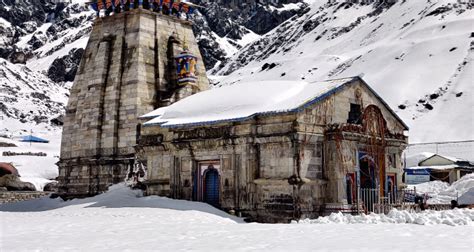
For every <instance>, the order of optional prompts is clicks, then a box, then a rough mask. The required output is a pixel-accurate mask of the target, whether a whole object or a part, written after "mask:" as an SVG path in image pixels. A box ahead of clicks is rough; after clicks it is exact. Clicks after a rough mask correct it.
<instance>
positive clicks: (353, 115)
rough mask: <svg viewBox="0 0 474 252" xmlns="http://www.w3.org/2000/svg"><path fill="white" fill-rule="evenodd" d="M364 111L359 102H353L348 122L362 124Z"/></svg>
mask: <svg viewBox="0 0 474 252" xmlns="http://www.w3.org/2000/svg"><path fill="white" fill-rule="evenodd" d="M361 117H362V111H361V108H360V105H359V104H354V103H351V110H350V111H349V118H348V119H347V123H351V124H361V123H362V118H361Z"/></svg>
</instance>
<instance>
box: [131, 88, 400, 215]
mask: <svg viewBox="0 0 474 252" xmlns="http://www.w3.org/2000/svg"><path fill="white" fill-rule="evenodd" d="M355 81H357V80H355ZM351 103H354V104H360V106H361V107H362V108H363V111H366V112H367V111H368V112H367V114H361V115H360V116H361V117H362V118H363V120H362V123H361V124H351V123H347V121H348V118H349V114H350V107H351ZM369 112H370V113H369ZM364 113H365V112H364ZM380 123H381V124H380ZM372 129H377V130H378V131H374V132H372V131H371V130H372ZM404 130H405V127H404V126H403V124H402V123H401V121H399V120H398V119H397V118H395V117H394V114H392V113H391V112H390V111H389V110H388V108H387V107H385V105H384V104H383V103H382V102H381V101H380V100H379V98H377V97H376V96H375V95H374V94H373V93H372V92H371V91H370V90H369V89H367V88H365V86H364V85H362V84H361V83H360V82H357V83H354V84H352V85H350V86H349V87H347V88H345V89H343V90H340V91H338V92H336V93H335V94H333V95H331V96H330V97H327V98H326V99H324V100H322V101H319V102H317V103H315V104H313V105H311V106H309V107H308V108H307V109H304V110H302V111H301V112H297V113H286V114H285V113H283V114H276V115H270V116H260V117H258V119H255V118H254V119H248V120H246V121H242V122H232V123H221V124H217V125H209V126H199V127H193V126H189V127H188V126H182V127H179V128H160V127H159V126H151V127H145V128H143V129H142V131H141V136H140V138H141V139H143V144H142V142H141V141H140V144H139V145H138V146H137V150H138V157H139V159H140V160H141V161H142V162H143V163H145V164H147V167H148V180H147V181H146V184H147V186H148V187H147V193H148V194H156V195H161V196H168V197H172V198H178V199H187V200H197V201H206V199H204V198H203V197H202V194H204V193H205V190H203V189H200V188H201V187H202V185H203V184H205V183H206V179H205V178H204V177H203V176H204V174H205V173H206V171H208V170H209V169H217V170H218V173H219V179H218V180H219V185H218V191H219V207H221V208H222V209H225V210H232V211H235V212H236V213H237V214H239V215H243V216H247V217H249V218H250V219H252V220H257V221H262V222H288V221H290V220H294V219H300V218H315V217H318V216H320V215H322V214H328V213H330V212H331V211H340V210H347V211H352V210H354V211H355V210H356V209H357V205H355V204H354V203H353V202H349V201H350V200H349V199H348V193H347V183H346V178H347V176H349V175H351V174H357V173H360V165H359V161H360V160H359V153H363V152H364V153H367V154H369V155H374V157H376V158H375V159H376V160H378V161H380V162H381V163H380V164H379V165H380V167H384V169H380V170H378V171H376V172H375V179H377V180H381V181H378V182H377V183H379V184H382V185H383V184H384V183H385V180H386V179H381V178H382V177H383V176H385V175H387V174H394V175H395V176H396V177H397V179H396V183H397V186H401V185H402V180H401V174H402V169H401V160H400V159H401V153H402V151H403V149H404V148H405V146H406V144H407V138H406V137H405V136H403V131H404ZM156 136H160V137H159V141H154V142H153V141H148V138H151V139H156ZM376 139H383V141H379V140H376ZM375 147H376V148H375ZM373 149H379V150H380V152H379V153H375V152H374V151H372V150H373ZM376 154H377V155H376ZM388 155H392V157H394V158H392V159H395V160H396V161H395V162H392V164H391V166H390V167H385V161H384V160H385V158H386V157H387V156H388ZM208 164H212V165H213V167H212V168H210V166H208ZM216 167H217V168H216ZM199 174H201V175H199ZM200 195H201V196H200ZM359 209H361V207H360V206H359Z"/></svg>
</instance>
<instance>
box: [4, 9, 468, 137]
mask: <svg viewBox="0 0 474 252" xmlns="http://www.w3.org/2000/svg"><path fill="white" fill-rule="evenodd" d="M0 1H1V4H0V119H1V120H0V135H1V134H17V133H16V132H17V131H18V130H23V131H29V130H30V129H34V130H41V131H44V130H57V129H60V127H58V126H60V125H61V114H62V113H63V111H64V106H65V104H66V102H67V98H68V89H69V87H70V86H71V85H72V81H73V79H74V75H75V72H76V69H77V65H78V63H79V61H80V58H81V55H82V52H83V48H84V47H85V46H86V44H87V40H88V36H89V33H90V31H91V25H92V22H93V20H94V18H95V17H94V13H93V12H91V11H89V10H87V8H86V7H85V6H84V3H83V2H85V0H69V1H63V2H67V3H62V1H57V0H38V1H26V0H0ZM193 2H195V3H197V4H199V5H202V6H204V7H205V8H203V9H200V10H199V11H198V12H197V13H196V15H195V17H194V22H195V27H194V29H195V34H196V37H197V39H198V43H199V46H200V49H201V52H202V54H203V56H204V58H205V65H206V68H207V69H208V70H209V71H208V73H209V74H210V75H212V79H213V80H214V83H215V84H216V86H220V85H229V84H232V83H236V82H241V81H248V80H272V79H277V80H280V79H281V80H306V81H313V80H323V79H329V78H340V77H346V76H353V75H363V76H364V79H365V80H366V81H367V82H368V83H369V84H370V85H372V86H373V87H374V88H375V90H376V91H377V92H379V94H380V95H381V96H382V97H383V98H384V99H386V100H387V102H388V103H389V104H390V105H391V106H392V107H394V108H397V112H398V113H399V114H400V115H401V116H402V118H403V119H404V120H405V121H406V122H407V123H408V124H409V125H410V126H411V131H410V132H411V134H410V136H411V139H412V141H434V140H460V139H474V135H473V132H472V127H473V126H474V119H473V115H472V114H473V113H472V108H473V107H474V103H473V101H474V99H473V98H474V97H473V96H472V94H473V86H472V80H473V75H472V73H473V72H474V71H473V70H474V69H473V66H472V57H473V56H472V53H473V50H474V49H473V48H474V42H473V39H474V34H473V33H472V32H473V31H472V23H473V19H474V18H473V16H474V15H473V14H474V13H473V6H472V4H469V3H468V1H467V0H420V1H406V0H399V1H395V0H390V1H334V0H330V1H326V0H325V1H316V0H304V1H296V0H258V1H252V0H218V1H209V0H195V1H193ZM352 2H363V3H366V2H372V3H369V4H363V3H352Z"/></svg>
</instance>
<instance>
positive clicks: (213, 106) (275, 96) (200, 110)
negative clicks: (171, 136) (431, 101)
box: [141, 77, 408, 129]
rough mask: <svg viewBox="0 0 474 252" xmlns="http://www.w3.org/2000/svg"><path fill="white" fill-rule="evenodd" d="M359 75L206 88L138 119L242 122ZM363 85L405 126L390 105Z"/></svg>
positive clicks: (314, 97)
mask: <svg viewBox="0 0 474 252" xmlns="http://www.w3.org/2000/svg"><path fill="white" fill-rule="evenodd" d="M358 80H360V81H361V79H360V78H359V77H351V78H343V79H335V80H326V81H318V82H304V81H259V82H248V83H239V84H234V85H230V86H225V87H221V88H215V89H211V90H207V91H204V92H201V93H197V94H195V95H192V96H189V97H187V98H185V99H183V100H180V101H178V102H176V103H174V104H172V105H170V106H168V107H163V108H159V109H157V110H154V111H152V112H150V113H148V114H146V115H143V116H141V118H142V119H151V120H150V121H147V122H146V123H145V124H144V125H145V126H150V125H160V126H162V127H170V128H172V127H180V126H203V125H209V124H215V123H222V122H233V121H244V120H247V119H250V118H252V117H254V116H260V115H271V114H280V113H289V112H299V111H302V110H304V109H305V108H307V107H308V106H311V105H313V104H315V103H317V102H319V101H321V100H323V99H325V98H326V97H329V96H330V95H332V94H334V93H336V92H338V91H339V90H341V89H342V88H344V87H345V86H347V85H350V84H353V83H357V81H358ZM361 83H362V84H364V85H366V86H367V87H368V88H369V90H371V91H372V92H373V93H374V94H375V95H376V96H377V97H378V98H379V99H380V100H381V102H382V103H383V104H384V105H385V106H386V107H387V109H388V110H389V111H390V112H391V113H392V114H393V115H394V116H395V117H396V118H397V119H398V120H399V121H400V122H401V123H402V124H403V125H404V126H405V128H406V129H408V127H407V126H406V125H405V124H404V123H403V121H402V120H401V119H400V118H399V117H398V116H397V115H396V114H395V112H393V111H392V110H391V109H390V107H388V105H387V104H386V103H385V102H384V101H383V100H382V99H381V98H380V96H378V95H377V94H376V93H375V91H374V90H372V89H371V88H370V87H369V86H368V85H367V84H366V83H365V82H364V81H361Z"/></svg>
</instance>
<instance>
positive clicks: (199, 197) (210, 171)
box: [193, 161, 220, 207]
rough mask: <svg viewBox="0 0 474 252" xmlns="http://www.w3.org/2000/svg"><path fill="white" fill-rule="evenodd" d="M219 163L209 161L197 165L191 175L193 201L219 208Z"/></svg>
mask: <svg viewBox="0 0 474 252" xmlns="http://www.w3.org/2000/svg"><path fill="white" fill-rule="evenodd" d="M219 169H220V162H219V161H209V162H202V163H199V164H198V167H197V169H196V170H195V172H194V173H193V200H195V201H201V202H206V203H208V204H210V205H212V206H215V207H219V205H220V204H219V198H220V176H219Z"/></svg>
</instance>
